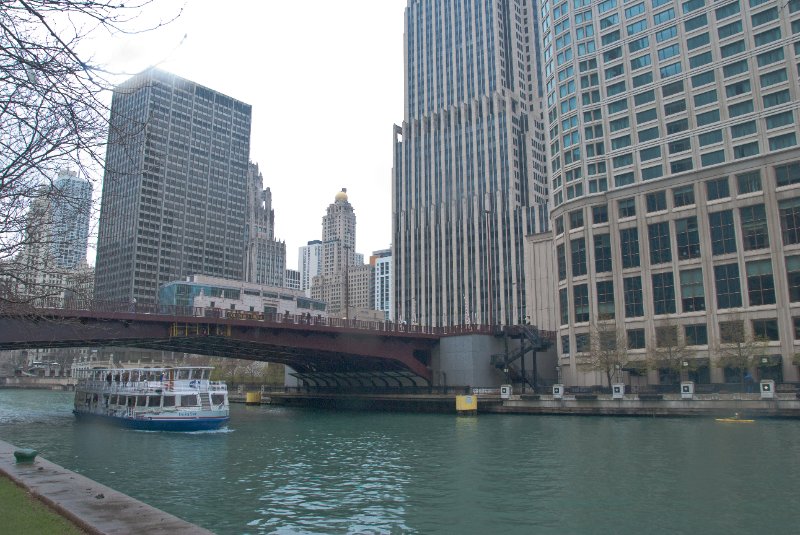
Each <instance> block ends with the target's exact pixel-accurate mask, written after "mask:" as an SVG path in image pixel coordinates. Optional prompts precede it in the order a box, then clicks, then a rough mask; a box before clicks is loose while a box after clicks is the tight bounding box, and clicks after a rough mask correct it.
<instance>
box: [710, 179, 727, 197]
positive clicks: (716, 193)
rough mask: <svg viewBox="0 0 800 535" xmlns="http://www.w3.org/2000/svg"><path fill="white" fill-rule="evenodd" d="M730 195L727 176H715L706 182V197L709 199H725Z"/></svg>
mask: <svg viewBox="0 0 800 535" xmlns="http://www.w3.org/2000/svg"><path fill="white" fill-rule="evenodd" d="M730 196H731V191H730V188H729V187H728V177H722V178H717V179H714V180H709V181H707V182H706V198H707V199H708V200H709V201H716V200H717V199H727V198H728V197H730Z"/></svg>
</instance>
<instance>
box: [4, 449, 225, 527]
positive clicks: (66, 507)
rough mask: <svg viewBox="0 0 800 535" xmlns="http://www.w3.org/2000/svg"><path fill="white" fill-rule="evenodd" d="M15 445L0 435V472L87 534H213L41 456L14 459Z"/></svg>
mask: <svg viewBox="0 0 800 535" xmlns="http://www.w3.org/2000/svg"><path fill="white" fill-rule="evenodd" d="M16 449H18V448H16V447H15V446H14V445H12V444H9V443H8V442H3V441H2V440H0V473H2V474H4V475H6V476H7V477H9V478H10V479H11V480H12V481H14V482H15V483H16V484H18V485H20V486H21V487H23V488H25V489H27V490H28V491H29V492H30V493H31V494H32V495H33V496H34V497H36V498H37V499H39V500H40V501H42V502H43V503H45V504H47V505H48V506H50V507H51V508H52V509H53V510H55V511H56V512H57V513H59V514H61V515H63V516H65V517H66V518H68V519H70V520H71V521H72V522H74V523H75V524H77V525H78V526H79V527H80V528H81V529H83V530H85V531H86V532H88V533H90V534H92V535H95V534H103V535H128V534H131V533H147V534H148V535H213V534H212V533H211V532H210V531H208V530H206V529H203V528H201V527H199V526H196V525H194V524H190V523H189V522H186V521H184V520H181V519H180V518H178V517H176V516H173V515H171V514H169V513H165V512H164V511H161V510H159V509H156V508H155V507H151V506H149V505H147V504H146V503H143V502H140V501H139V500H136V499H134V498H131V497H130V496H127V495H125V494H122V493H121V492H117V491H115V490H113V489H111V488H109V487H106V486H105V485H101V484H100V483H97V482H96V481H92V480H91V479H89V478H87V477H84V476H82V475H80V474H76V473H75V472H71V471H69V470H67V469H65V468H62V467H61V466H58V465H57V464H53V463H51V462H49V461H47V460H45V459H42V458H41V457H36V460H35V461H34V462H33V463H17V462H16V460H15V458H14V451H15V450H16Z"/></svg>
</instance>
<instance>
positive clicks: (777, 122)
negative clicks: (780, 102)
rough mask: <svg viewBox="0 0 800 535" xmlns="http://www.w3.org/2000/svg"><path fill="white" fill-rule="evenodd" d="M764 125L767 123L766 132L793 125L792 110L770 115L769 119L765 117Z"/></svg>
mask: <svg viewBox="0 0 800 535" xmlns="http://www.w3.org/2000/svg"><path fill="white" fill-rule="evenodd" d="M766 123H767V130H772V129H773V128H780V127H781V126H786V125H789V124H792V123H794V115H793V113H792V110H788V111H784V112H781V113H776V114H775V115H770V116H769V117H767V118H766Z"/></svg>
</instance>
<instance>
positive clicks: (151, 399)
mask: <svg viewBox="0 0 800 535" xmlns="http://www.w3.org/2000/svg"><path fill="white" fill-rule="evenodd" d="M147 406H148V407H160V406H161V396H148V399H147Z"/></svg>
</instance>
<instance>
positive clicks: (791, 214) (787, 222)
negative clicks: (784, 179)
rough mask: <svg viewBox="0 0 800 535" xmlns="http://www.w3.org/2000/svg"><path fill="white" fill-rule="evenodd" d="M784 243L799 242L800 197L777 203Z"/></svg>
mask: <svg viewBox="0 0 800 535" xmlns="http://www.w3.org/2000/svg"><path fill="white" fill-rule="evenodd" d="M778 211H779V214H780V220H781V237H782V238H783V244H784V245H795V244H798V243H800V197H796V198H794V199H786V200H784V201H780V202H779V203H778Z"/></svg>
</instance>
